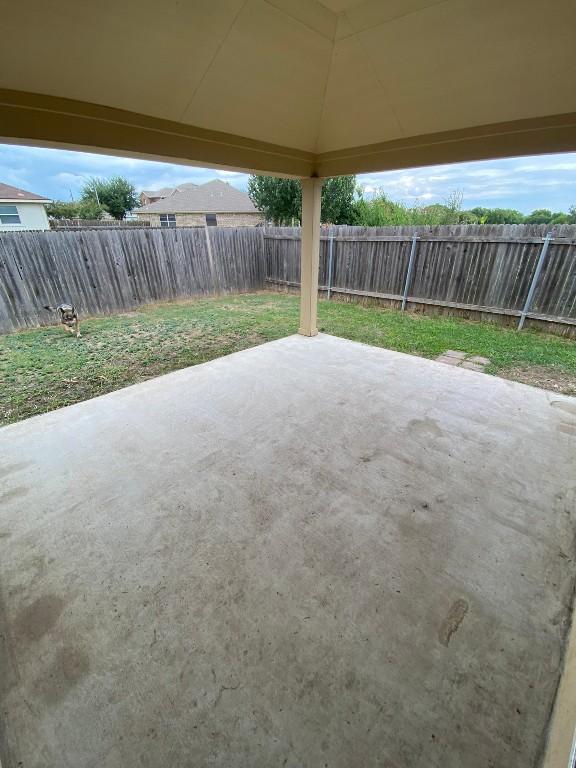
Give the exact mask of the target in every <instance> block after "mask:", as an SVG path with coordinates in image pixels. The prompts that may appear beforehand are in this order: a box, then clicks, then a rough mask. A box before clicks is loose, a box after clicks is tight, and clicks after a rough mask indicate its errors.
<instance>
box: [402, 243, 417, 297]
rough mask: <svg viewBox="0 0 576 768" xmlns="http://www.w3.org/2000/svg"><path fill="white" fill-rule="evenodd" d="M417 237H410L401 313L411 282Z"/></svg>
mask: <svg viewBox="0 0 576 768" xmlns="http://www.w3.org/2000/svg"><path fill="white" fill-rule="evenodd" d="M417 240H418V235H413V236H412V246H411V248H410V258H409V259H408V269H407V270H406V280H405V282H404V293H403V294H402V311H404V310H405V309H406V301H407V299H408V291H409V290H410V281H411V280H412V270H413V269H414V257H415V256H416V242H417Z"/></svg>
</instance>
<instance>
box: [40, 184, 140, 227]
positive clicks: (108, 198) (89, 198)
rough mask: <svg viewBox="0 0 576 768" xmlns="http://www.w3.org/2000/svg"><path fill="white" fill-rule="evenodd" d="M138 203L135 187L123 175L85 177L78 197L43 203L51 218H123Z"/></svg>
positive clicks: (138, 204)
mask: <svg viewBox="0 0 576 768" xmlns="http://www.w3.org/2000/svg"><path fill="white" fill-rule="evenodd" d="M139 206H140V199H139V197H138V193H137V192H136V187H135V186H134V185H133V184H131V183H130V182H129V181H128V180H127V179H125V178H124V177H123V176H113V177H112V178H110V179H97V178H92V179H87V181H86V183H85V184H84V186H83V187H82V192H81V193H80V199H79V200H70V201H68V200H54V201H53V202H52V203H49V204H48V205H47V206H46V213H47V214H48V216H50V217H51V218H53V219H101V218H103V217H104V216H105V215H106V214H109V215H110V216H112V217H113V218H115V219H123V218H124V217H125V216H126V214H127V213H129V212H130V211H132V210H133V209H134V208H138V207H139Z"/></svg>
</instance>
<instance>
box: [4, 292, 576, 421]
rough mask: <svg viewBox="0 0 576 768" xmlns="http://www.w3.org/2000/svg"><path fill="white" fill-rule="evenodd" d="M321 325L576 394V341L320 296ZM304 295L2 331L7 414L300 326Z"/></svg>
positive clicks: (183, 305) (199, 303)
mask: <svg viewBox="0 0 576 768" xmlns="http://www.w3.org/2000/svg"><path fill="white" fill-rule="evenodd" d="M318 326H319V328H320V329H321V330H322V331H325V332H326V333H331V334H334V335H336V336H343V337H345V338H347V339H353V340H355V341H361V342H364V343H366V344H374V345H376V346H380V347H386V348H388V349H395V350H399V351H400V352H408V353H409V354H414V355H421V356H422V357H430V358H433V357H437V356H438V355H439V354H440V353H441V352H444V351H445V350H447V349H454V350H461V351H464V352H468V353H470V354H477V355H482V356H484V357H488V358H490V360H491V361H492V362H491V365H490V366H489V367H488V368H487V372H489V373H494V374H499V375H503V376H506V377H508V378H514V379H518V380H521V381H525V382H527V383H531V384H535V385H536V386H545V387H547V388H553V389H555V390H556V391H562V392H565V393H566V394H576V342H574V341H569V340H565V339H562V338H559V337H556V336H550V335H545V334H542V333H537V332H534V331H529V330H528V331H523V332H522V333H520V334H519V333H517V332H516V331H514V330H508V329H504V328H501V327H499V326H496V325H491V324H485V323H477V322H469V321H465V320H459V319H454V318H449V317H432V316H426V315H415V314H409V313H407V312H406V313H402V312H398V311H396V310H391V309H382V308H375V307H362V306H360V305H358V304H344V303H339V302H327V301H321V302H320V307H319V322H318ZM297 328H298V297H297V296H289V295H285V294H276V293H258V294H250V295H243V296H231V297H227V298H219V299H197V300H192V301H186V302H179V303H170V304H160V305H153V306H147V307H142V308H141V309H140V310H138V311H137V312H130V313H126V314H122V315H115V316H111V317H100V318H92V319H87V320H84V321H83V322H82V328H81V330H82V337H81V338H80V339H76V338H74V337H73V336H71V335H69V334H66V333H65V332H64V330H63V329H62V328H61V327H60V326H54V327H50V328H41V329H35V330H30V331H21V332H19V333H13V334H10V335H7V336H3V337H0V378H1V379H2V387H1V389H0V423H4V424H7V423H9V422H13V421H18V420H20V419H24V418H26V417H28V416H33V415H35V414H38V413H44V412H45V411H50V410H52V409H54V408H60V407H62V406H64V405H70V404H71V403H76V402H78V401H80V400H86V399H87V398H90V397H95V396H96V395H101V394H104V393H105V392H110V391H112V390H114V389H118V388H120V387H124V386H127V385H128V384H134V383H136V382H138V381H143V380H145V379H148V378H151V377H153V376H158V375H160V374H162V373H167V372H168V371H172V370H174V369H176V368H183V367H185V366H188V365H195V364H197V363H203V362H205V361H206V360H212V359H213V358H215V357H220V356H221V355H227V354H229V353H230V352H236V351H238V350H240V349H245V348H246V347H252V346H254V345H256V344H261V343H263V342H265V341H270V340H272V339H277V338H280V337H281V336H286V335H288V334H291V333H295V332H296V331H297Z"/></svg>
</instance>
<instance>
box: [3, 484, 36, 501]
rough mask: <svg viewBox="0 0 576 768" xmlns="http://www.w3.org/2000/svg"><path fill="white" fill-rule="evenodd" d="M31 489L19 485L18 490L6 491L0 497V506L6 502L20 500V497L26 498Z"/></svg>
mask: <svg viewBox="0 0 576 768" xmlns="http://www.w3.org/2000/svg"><path fill="white" fill-rule="evenodd" d="M29 490H30V489H29V488H26V486H25V485H19V486H18V487H17V488H12V490H11V491H6V493H3V494H2V495H1V496H0V504H2V503H3V502H5V501H12V499H18V498H19V497H20V496H26V494H27V493H28V491H29Z"/></svg>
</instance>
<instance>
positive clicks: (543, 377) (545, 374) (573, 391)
mask: <svg viewBox="0 0 576 768" xmlns="http://www.w3.org/2000/svg"><path fill="white" fill-rule="evenodd" d="M498 376H501V377H502V378H503V379H510V380H511V381H520V382H521V383H522V384H530V386H532V387H540V388H541V389H549V390H551V391H552V392H558V393H559V394H563V395H573V396H576V373H567V372H566V371H559V370H557V369H556V368H553V367H548V366H544V365H531V366H530V367H523V366H517V367H515V368H509V369H508V370H503V371H500V372H499V373H498Z"/></svg>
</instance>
